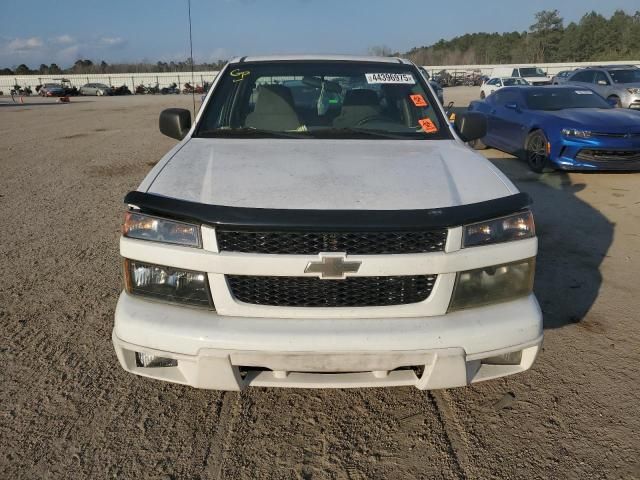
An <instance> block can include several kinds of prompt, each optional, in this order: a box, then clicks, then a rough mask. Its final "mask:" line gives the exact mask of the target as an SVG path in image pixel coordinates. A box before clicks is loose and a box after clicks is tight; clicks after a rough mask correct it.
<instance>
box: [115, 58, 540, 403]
mask: <svg viewBox="0 0 640 480" xmlns="http://www.w3.org/2000/svg"><path fill="white" fill-rule="evenodd" d="M293 79H295V80H293ZM284 82H289V83H288V84H286V85H285V84H284ZM212 88H213V91H212V92H210V93H209V95H208V96H207V100H206V102H205V104H204V105H203V106H202V108H201V110H200V113H199V115H198V117H197V121H196V123H195V125H192V119H191V113H190V111H189V110H185V109H179V108H172V109H168V110H165V111H163V112H162V113H161V114H160V121H159V124H160V131H161V132H162V133H164V134H165V135H167V136H169V137H171V138H175V139H177V140H179V141H180V143H179V144H178V145H176V146H175V147H174V148H172V150H171V151H170V152H169V153H168V154H167V155H166V156H165V157H164V158H163V159H162V160H160V162H159V163H158V164H157V165H156V166H155V167H154V168H153V170H152V171H151V172H150V173H149V175H148V176H147V177H146V178H145V179H144V180H143V182H142V184H141V185H140V186H139V187H138V189H137V190H136V191H133V192H130V193H129V194H127V196H126V197H125V204H126V205H127V211H126V213H125V221H124V226H123V236H122V238H121V243H120V253H121V255H122V256H123V257H124V259H125V260H124V263H125V267H124V275H125V282H124V284H125V291H123V292H122V294H121V296H120V299H119V301H118V305H117V307H116V311H115V325H114V330H113V335H112V338H113V343H114V347H115V350H116V353H117V356H118V359H119V361H120V364H121V365H122V367H123V368H124V369H125V370H127V371H129V372H131V373H134V374H137V375H142V376H145V377H151V378H155V379H159V380H165V381H170V382H177V383H183V384H188V385H192V386H195V387H200V388H212V389H222V390H242V389H245V388H247V387H250V386H270V387H314V388H325V387H341V388H344V387H373V386H399V385H413V386H415V387H417V388H420V389H430V388H447V387H454V386H463V385H468V384H470V383H472V382H478V381H482V380H487V379H491V378H496V377H501V376H505V375H511V374H515V373H519V372H522V371H524V370H527V369H528V368H529V367H530V366H531V365H532V364H533V362H534V360H535V358H536V355H537V353H538V351H539V350H540V346H541V342H542V316H541V311H540V307H539V306H538V303H537V301H536V298H535V296H534V294H533V293H532V285H533V277H534V270H535V268H534V266H535V256H536V253H537V239H536V238H535V231H534V224H533V217H532V213H531V211H530V209H529V198H528V196H527V195H526V194H523V193H519V192H518V190H517V188H516V187H515V186H514V185H513V183H511V181H509V179H508V178H507V177H506V176H505V175H503V174H502V173H501V172H500V171H499V170H498V169H496V168H495V167H494V166H493V165H492V164H491V163H490V162H489V161H487V160H486V159H485V158H484V157H483V156H481V155H479V154H478V153H476V152H473V151H472V150H470V149H469V148H467V147H466V146H465V144H464V141H469V140H472V139H474V138H478V137H480V136H482V135H484V132H485V130H486V120H485V118H484V116H483V115H481V114H479V113H477V112H468V113H461V114H460V115H458V117H457V120H456V123H455V126H454V125H451V124H450V123H449V121H448V119H447V118H445V116H444V114H443V110H442V108H441V106H440V105H439V103H438V101H437V100H436V98H435V97H434V96H433V93H432V91H431V89H430V88H429V86H428V84H427V81H426V79H425V78H424V76H423V75H422V74H421V72H420V70H419V69H418V68H417V67H416V66H415V65H414V64H412V63H411V62H409V61H408V60H405V59H399V58H388V59H380V58H376V57H344V56H306V55H305V56H293V55H292V56H286V57H242V58H238V59H234V60H232V61H231V63H230V64H228V65H227V66H225V67H224V68H223V69H222V71H221V72H220V74H219V75H218V76H217V77H216V81H215V83H214V85H213V87H212ZM291 88H295V89H300V91H298V92H296V93H294V92H292V91H291ZM302 89H304V91H302ZM308 90H312V91H313V95H310V94H309V91H308Z"/></svg>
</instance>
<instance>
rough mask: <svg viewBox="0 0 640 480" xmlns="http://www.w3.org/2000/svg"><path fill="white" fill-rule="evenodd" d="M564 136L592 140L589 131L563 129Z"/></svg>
mask: <svg viewBox="0 0 640 480" xmlns="http://www.w3.org/2000/svg"><path fill="white" fill-rule="evenodd" d="M562 135H564V136H565V137H576V138H590V137H591V132H590V131H589V130H577V129H575V128H563V129H562Z"/></svg>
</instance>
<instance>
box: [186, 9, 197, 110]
mask: <svg viewBox="0 0 640 480" xmlns="http://www.w3.org/2000/svg"><path fill="white" fill-rule="evenodd" d="M187 8H188V10H189V49H190V55H191V98H192V99H193V118H194V119H195V117H196V87H195V77H194V73H193V36H192V35H191V0H187Z"/></svg>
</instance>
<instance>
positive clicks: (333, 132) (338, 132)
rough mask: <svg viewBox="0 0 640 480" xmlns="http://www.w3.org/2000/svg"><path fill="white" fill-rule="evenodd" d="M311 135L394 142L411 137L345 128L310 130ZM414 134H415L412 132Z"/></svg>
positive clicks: (381, 131) (380, 131)
mask: <svg viewBox="0 0 640 480" xmlns="http://www.w3.org/2000/svg"><path fill="white" fill-rule="evenodd" d="M309 133H310V134H311V135H312V136H316V134H319V135H318V136H344V135H345V134H354V133H355V134H358V135H364V136H366V137H375V138H392V139H394V140H407V139H408V138H409V139H410V138H411V137H407V136H405V135H399V134H393V133H389V132H386V131H384V130H372V129H370V128H358V127H344V128H321V129H318V130H310V131H309ZM411 133H413V132H411Z"/></svg>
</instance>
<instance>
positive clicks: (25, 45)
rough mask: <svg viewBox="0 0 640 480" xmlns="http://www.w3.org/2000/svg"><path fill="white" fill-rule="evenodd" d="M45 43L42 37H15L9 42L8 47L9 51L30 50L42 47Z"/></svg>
mask: <svg viewBox="0 0 640 480" xmlns="http://www.w3.org/2000/svg"><path fill="white" fill-rule="evenodd" d="M43 45H44V44H43V43H42V39H41V38H40V37H29V38H14V39H13V40H11V41H9V43H7V46H6V49H7V51H8V52H26V51H29V50H38V49H39V48H42V46H43Z"/></svg>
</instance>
